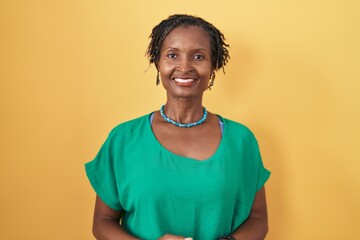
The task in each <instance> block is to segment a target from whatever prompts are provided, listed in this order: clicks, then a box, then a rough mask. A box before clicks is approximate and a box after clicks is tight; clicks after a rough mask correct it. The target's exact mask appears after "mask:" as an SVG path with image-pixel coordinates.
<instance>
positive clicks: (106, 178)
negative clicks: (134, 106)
mask: <svg viewBox="0 0 360 240" xmlns="http://www.w3.org/2000/svg"><path fill="white" fill-rule="evenodd" d="M113 142H114V140H113V136H112V134H111V133H110V134H109V136H108V138H107V139H106V141H105V143H104V144H103V146H102V147H101V149H100V151H99V152H98V154H97V155H96V157H95V159H94V160H92V161H90V162H88V163H86V164H85V170H86V175H87V177H88V179H89V181H90V183H91V185H92V187H93V188H94V190H95V192H96V194H97V195H98V196H99V197H100V198H101V200H102V201H103V202H104V203H105V204H106V205H108V206H109V207H110V208H112V209H114V210H121V209H122V207H121V204H120V201H119V194H118V187H117V180H116V174H115V160H114V159H115V152H114V148H113V145H114V143H113Z"/></svg>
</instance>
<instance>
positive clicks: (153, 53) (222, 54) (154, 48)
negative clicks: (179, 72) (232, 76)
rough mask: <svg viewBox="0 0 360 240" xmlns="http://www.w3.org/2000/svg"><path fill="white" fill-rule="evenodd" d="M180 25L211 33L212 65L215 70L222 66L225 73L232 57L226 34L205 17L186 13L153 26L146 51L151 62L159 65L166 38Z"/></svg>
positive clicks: (172, 16) (170, 17)
mask: <svg viewBox="0 0 360 240" xmlns="http://www.w3.org/2000/svg"><path fill="white" fill-rule="evenodd" d="M179 26H196V27H199V28H201V29H203V30H204V31H205V32H206V33H207V34H208V35H209V38H210V45H211V64H212V67H213V68H214V70H215V71H217V70H219V69H220V68H222V69H223V72H224V73H225V70H224V66H225V65H226V63H227V62H228V60H229V59H230V55H229V51H228V49H227V48H228V47H229V45H228V44H226V43H225V37H224V35H223V34H222V33H221V32H220V31H219V30H218V29H217V28H216V27H214V26H213V25H212V24H211V23H209V22H207V21H205V20H204V19H202V18H199V17H195V16H191V15H186V14H175V15H171V16H169V18H167V19H165V20H163V21H162V22H160V23H159V24H158V25H157V26H155V27H154V28H153V30H152V32H151V34H150V36H149V38H150V39H151V41H150V43H149V46H148V48H147V51H146V56H147V57H148V58H149V62H150V64H151V63H154V64H155V66H157V64H158V62H159V59H160V49H161V46H162V44H163V42H164V39H165V38H166V37H167V35H169V33H170V32H171V31H172V30H174V29H175V28H177V27H179Z"/></svg>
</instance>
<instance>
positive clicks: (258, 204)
mask: <svg viewBox="0 0 360 240" xmlns="http://www.w3.org/2000/svg"><path fill="white" fill-rule="evenodd" d="M249 217H250V218H258V219H262V220H264V221H266V224H267V218H268V216H267V206H266V196H265V187H262V188H260V190H259V191H258V192H257V193H256V195H255V199H254V203H253V206H252V208H251V212H250V216H249Z"/></svg>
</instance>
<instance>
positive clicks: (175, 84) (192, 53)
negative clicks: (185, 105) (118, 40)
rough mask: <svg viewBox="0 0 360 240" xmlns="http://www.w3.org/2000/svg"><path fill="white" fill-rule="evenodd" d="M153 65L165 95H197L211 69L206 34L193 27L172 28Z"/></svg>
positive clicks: (178, 96) (205, 82)
mask: <svg viewBox="0 0 360 240" xmlns="http://www.w3.org/2000/svg"><path fill="white" fill-rule="evenodd" d="M157 67H158V70H159V72H160V76H161V81H162V84H163V86H164V88H165V89H166V91H167V95H168V97H174V98H192V97H201V96H202V94H203V92H204V91H205V90H206V89H207V88H208V84H209V79H210V75H211V73H212V71H213V69H212V66H211V46H210V38H209V36H208V35H207V33H206V32H204V30H202V29H201V28H199V27H195V26H180V27H177V28H175V29H174V30H172V31H171V32H170V33H169V35H168V36H167V37H166V38H165V39H164V42H163V44H162V46H161V50H160V59H159V62H158V64H157Z"/></svg>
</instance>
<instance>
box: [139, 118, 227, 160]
mask: <svg viewBox="0 0 360 240" xmlns="http://www.w3.org/2000/svg"><path fill="white" fill-rule="evenodd" d="M152 114H154V112H151V113H150V114H148V115H147V116H146V130H147V133H148V134H149V135H150V136H151V140H152V142H153V143H155V145H157V146H158V147H159V148H160V149H161V150H162V151H163V152H165V153H166V154H167V155H169V156H170V157H172V158H175V159H179V160H184V161H187V162H192V163H196V164H206V163H208V162H212V161H214V159H216V158H217V157H218V155H221V152H222V150H223V148H224V145H225V141H226V136H227V134H226V133H227V127H226V123H225V121H224V118H223V117H221V116H220V115H216V116H217V117H218V118H219V119H220V120H221V122H222V124H223V125H222V127H223V133H222V136H221V139H220V143H219V145H218V147H217V149H216V150H215V152H214V154H213V155H211V156H210V157H209V158H207V159H203V160H199V159H195V158H189V157H185V156H182V155H179V154H176V153H174V152H172V151H170V150H169V149H167V148H165V147H164V146H163V145H162V144H161V143H160V142H159V140H158V139H157V138H156V137H155V134H154V132H153V130H152V127H151V119H150V117H151V115H152ZM219 127H220V126H219Z"/></svg>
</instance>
